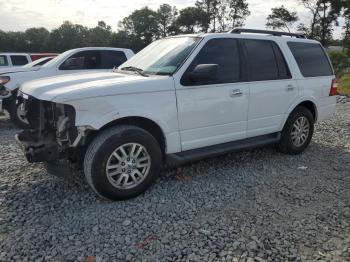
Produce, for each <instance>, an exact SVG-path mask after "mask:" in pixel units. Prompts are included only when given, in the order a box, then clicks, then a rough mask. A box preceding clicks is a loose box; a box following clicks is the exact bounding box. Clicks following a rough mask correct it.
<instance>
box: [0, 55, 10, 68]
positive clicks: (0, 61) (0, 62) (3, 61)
mask: <svg viewBox="0 0 350 262" xmlns="http://www.w3.org/2000/svg"><path fill="white" fill-rule="evenodd" d="M8 65H9V63H8V61H7V57H6V56H5V55H0V66H8Z"/></svg>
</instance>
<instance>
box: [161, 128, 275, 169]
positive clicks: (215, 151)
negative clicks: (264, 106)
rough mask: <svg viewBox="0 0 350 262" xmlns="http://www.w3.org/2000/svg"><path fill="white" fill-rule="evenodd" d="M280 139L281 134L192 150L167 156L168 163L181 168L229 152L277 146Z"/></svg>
mask: <svg viewBox="0 0 350 262" xmlns="http://www.w3.org/2000/svg"><path fill="white" fill-rule="evenodd" d="M280 137H281V134H280V133H274V134H269V135H263V136H257V137H253V138H247V139H244V140H239V141H234V142H228V143H224V144H219V145H214V146H208V147H203V148H199V149H192V150H188V151H184V152H180V153H175V154H169V155H167V156H166V163H167V165H169V166H179V165H183V164H186V163H189V162H195V161H198V160H202V159H205V158H209V157H215V156H219V155H223V154H226V153H229V152H237V151H240V150H243V149H249V148H256V147H262V146H266V145H270V144H275V143H278V142H279V140H280Z"/></svg>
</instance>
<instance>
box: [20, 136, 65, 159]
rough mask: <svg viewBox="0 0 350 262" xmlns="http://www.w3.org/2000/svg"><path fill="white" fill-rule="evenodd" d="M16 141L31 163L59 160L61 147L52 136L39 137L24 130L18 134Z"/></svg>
mask: <svg viewBox="0 0 350 262" xmlns="http://www.w3.org/2000/svg"><path fill="white" fill-rule="evenodd" d="M15 139H16V142H17V144H18V145H19V146H20V147H21V149H22V151H23V153H24V156H25V157H26V159H27V160H28V162H30V163H35V162H51V161H55V160H57V159H58V158H59V146H58V145H57V143H56V142H55V140H54V139H53V137H52V135H49V134H48V135H46V136H41V137H39V136H37V135H36V134H35V133H33V132H31V131H29V130H24V131H22V132H20V133H18V134H16V136H15Z"/></svg>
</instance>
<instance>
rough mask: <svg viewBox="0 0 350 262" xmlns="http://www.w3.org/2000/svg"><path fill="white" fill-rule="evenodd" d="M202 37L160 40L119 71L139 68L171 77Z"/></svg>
mask: <svg viewBox="0 0 350 262" xmlns="http://www.w3.org/2000/svg"><path fill="white" fill-rule="evenodd" d="M200 39H201V38H200V37H174V38H166V39H162V40H158V41H155V42H153V43H152V44H150V45H149V46H147V47H146V48H144V49H143V50H141V51H140V52H139V53H137V54H136V55H135V56H133V57H132V58H131V59H130V60H128V61H126V62H125V63H124V64H122V65H121V66H120V67H119V69H121V70H123V69H124V70H128V68H129V69H130V68H138V69H140V70H142V71H143V72H144V73H145V74H157V75H171V74H173V73H174V72H175V71H176V70H177V69H178V67H179V66H180V65H181V64H182V63H183V62H184V60H185V59H186V58H187V56H188V55H189V54H190V53H191V51H192V50H193V48H194V47H195V46H196V44H197V43H198V42H199V40H200Z"/></svg>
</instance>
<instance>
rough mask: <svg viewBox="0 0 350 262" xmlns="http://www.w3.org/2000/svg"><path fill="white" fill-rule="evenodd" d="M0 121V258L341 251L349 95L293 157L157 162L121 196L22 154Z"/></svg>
mask: <svg viewBox="0 0 350 262" xmlns="http://www.w3.org/2000/svg"><path fill="white" fill-rule="evenodd" d="M15 132H16V129H15V128H14V127H13V126H12V125H11V124H10V122H9V121H8V120H6V119H0V150H1V151H0V261H89V262H92V261H249V262H262V261H315V260H318V261H350V201H349V200H350V172H349V170H350V103H345V104H342V103H341V104H339V105H338V107H337V114H336V116H335V117H333V119H332V120H329V121H327V122H324V123H320V124H318V125H317V127H316V134H315V137H314V140H313V142H312V144H311V146H310V147H309V148H308V150H307V151H306V152H305V153H303V154H302V155H299V156H288V155H283V154H280V153H278V152H277V151H276V149H274V148H273V147H269V148H263V149H254V150H249V151H243V152H240V153H235V154H229V155H226V156H222V157H217V158H214V159H210V160H206V161H202V162H198V163H195V164H191V165H187V166H185V167H183V168H181V169H178V170H176V169H170V170H165V171H164V172H163V174H162V176H161V178H160V179H159V180H158V181H157V183H156V185H155V186H153V187H152V188H151V189H150V190H148V192H147V193H146V194H145V195H143V196H140V197H138V198H136V199H133V200H130V201H126V202H109V201H106V200H101V199H99V198H98V197H96V196H95V194H94V193H93V192H92V190H91V189H90V188H89V187H88V186H87V184H86V183H85V182H84V181H83V180H77V181H74V182H73V181H65V180H62V179H59V178H55V177H51V176H48V175H47V174H46V173H45V171H44V169H43V168H42V166H41V165H31V164H28V163H27V162H26V161H25V160H24V158H23V156H22V154H21V152H20V150H19V148H18V147H17V146H16V145H15V142H14V139H13V135H14V133H15Z"/></svg>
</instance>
